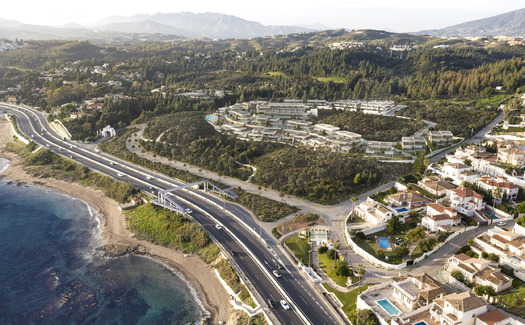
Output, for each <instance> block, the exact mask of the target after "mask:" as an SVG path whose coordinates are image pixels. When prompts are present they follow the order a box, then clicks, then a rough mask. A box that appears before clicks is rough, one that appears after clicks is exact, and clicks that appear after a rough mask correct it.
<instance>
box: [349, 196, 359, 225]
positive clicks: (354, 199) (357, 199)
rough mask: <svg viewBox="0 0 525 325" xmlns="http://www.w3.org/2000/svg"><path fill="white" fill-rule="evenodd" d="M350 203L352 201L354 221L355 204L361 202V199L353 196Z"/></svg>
mask: <svg viewBox="0 0 525 325" xmlns="http://www.w3.org/2000/svg"><path fill="white" fill-rule="evenodd" d="M350 201H352V219H351V220H352V221H354V214H355V204H356V203H357V201H359V197H358V196H357V195H355V194H353V195H352V196H351V197H350Z"/></svg>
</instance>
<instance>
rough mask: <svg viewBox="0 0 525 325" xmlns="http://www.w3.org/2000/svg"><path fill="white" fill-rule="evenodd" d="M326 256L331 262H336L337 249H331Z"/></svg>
mask: <svg viewBox="0 0 525 325" xmlns="http://www.w3.org/2000/svg"><path fill="white" fill-rule="evenodd" d="M326 256H327V257H328V258H329V259H331V260H335V259H336V258H337V252H336V250H335V249H331V250H329V251H328V252H327V253H326Z"/></svg>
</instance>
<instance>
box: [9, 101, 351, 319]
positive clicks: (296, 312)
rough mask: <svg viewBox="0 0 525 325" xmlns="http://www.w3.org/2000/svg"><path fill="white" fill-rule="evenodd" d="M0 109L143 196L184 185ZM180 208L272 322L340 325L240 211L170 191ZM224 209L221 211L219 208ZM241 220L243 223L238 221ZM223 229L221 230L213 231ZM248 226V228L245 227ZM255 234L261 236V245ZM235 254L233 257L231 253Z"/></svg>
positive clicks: (18, 110) (28, 112)
mask: <svg viewBox="0 0 525 325" xmlns="http://www.w3.org/2000/svg"><path fill="white" fill-rule="evenodd" d="M0 109H3V110H4V111H7V112H9V113H11V114H13V115H15V116H16V118H17V124H18V128H19V130H20V132H22V133H24V134H25V135H27V136H28V137H29V138H30V139H31V140H33V141H34V142H35V143H37V144H39V145H41V146H43V147H48V148H49V149H50V150H52V151H53V152H55V153H57V154H59V155H61V156H63V157H66V158H68V159H73V160H75V161H77V162H79V163H81V164H83V165H85V166H87V167H88V168H90V169H92V170H95V171H97V172H100V173H102V174H105V175H108V176H111V177H113V178H115V179H118V180H122V181H127V182H130V183H131V184H133V185H134V186H136V187H138V188H139V189H141V190H143V191H149V192H151V189H150V188H154V189H164V188H171V187H174V186H179V185H183V184H182V183H180V182H179V181H177V180H175V179H172V178H170V177H169V176H166V175H163V174H160V173H156V172H152V171H150V170H148V169H145V168H142V167H139V166H136V165H133V164H131V163H129V162H127V161H123V160H121V159H118V158H115V157H113V156H110V155H107V154H105V153H100V152H94V151H93V149H92V148H91V147H90V146H87V145H83V144H78V143H74V142H70V141H63V140H61V139H60V136H59V135H58V134H57V133H55V131H54V130H53V129H52V128H51V127H50V126H49V125H48V123H47V120H46V118H45V115H43V114H42V113H40V112H37V111H34V110H32V109H28V108H25V107H21V106H15V105H8V104H0ZM174 195H175V196H176V197H177V198H178V200H179V202H181V203H182V204H183V205H184V206H191V208H192V209H193V210H194V211H195V212H194V213H193V214H192V215H191V217H192V218H193V219H194V220H195V221H197V222H198V223H199V224H200V225H201V226H202V227H203V228H204V229H206V230H207V231H208V233H210V235H211V236H212V237H213V238H214V239H215V241H216V242H217V243H218V244H219V246H222V248H223V251H224V252H227V254H228V257H229V259H230V260H231V261H232V264H234V265H236V266H237V267H238V268H240V269H241V270H242V273H243V274H244V276H245V279H246V280H247V285H248V287H249V288H250V289H251V290H252V292H253V291H256V292H257V294H258V295H259V297H260V299H259V300H260V301H259V302H260V303H261V304H262V305H263V306H264V307H265V308H264V310H265V312H266V313H267V314H269V315H270V318H271V319H272V321H274V322H275V321H277V322H280V323H281V324H316V325H317V324H327V325H328V324H330V325H331V324H344V323H345V321H344V320H343V319H342V317H340V316H339V315H338V314H337V313H336V312H335V311H334V308H333V307H332V306H331V305H329V304H328V303H327V301H326V299H325V298H324V297H323V296H322V295H320V294H319V292H318V290H319V289H316V287H314V286H313V285H312V284H311V283H310V282H309V280H307V279H306V278H305V277H304V276H303V273H302V272H300V271H299V270H298V269H297V268H296V267H295V265H293V264H292V262H291V261H290V259H289V258H288V256H286V254H284V253H283V252H282V251H281V249H280V247H279V246H278V244H277V243H276V242H275V240H274V239H273V238H272V237H271V236H270V235H269V234H268V233H266V232H265V231H264V230H263V229H260V228H259V226H258V225H257V224H256V223H255V222H254V220H253V219H252V218H251V217H250V214H249V213H248V212H247V211H246V210H244V209H243V208H241V207H239V206H237V205H235V204H231V203H228V202H223V200H221V199H220V198H218V197H216V196H213V195H209V194H207V193H204V192H202V191H198V190H194V189H185V190H178V191H176V192H174ZM224 208H225V209H224ZM239 220H242V222H239ZM216 223H220V224H222V225H223V228H222V229H220V230H219V229H217V228H216V227H215V225H216ZM245 224H246V225H248V227H249V228H248V227H246V226H245ZM259 233H260V234H261V235H262V239H264V241H263V240H261V239H260V238H259ZM232 251H233V252H235V256H232V253H231V252H232ZM276 263H280V264H282V265H283V266H284V270H283V272H282V274H283V275H282V277H281V278H275V277H274V276H273V275H272V273H271V271H272V270H274V269H275V265H276ZM267 299H272V300H274V301H279V300H281V299H285V300H287V301H288V302H289V303H290V305H291V307H292V310H284V309H283V308H281V306H278V308H276V309H269V308H267V302H266V300H267Z"/></svg>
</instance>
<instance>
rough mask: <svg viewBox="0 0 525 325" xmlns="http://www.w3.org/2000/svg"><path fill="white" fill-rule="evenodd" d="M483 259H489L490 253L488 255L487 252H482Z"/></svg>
mask: <svg viewBox="0 0 525 325" xmlns="http://www.w3.org/2000/svg"><path fill="white" fill-rule="evenodd" d="M481 257H483V258H488V257H489V253H487V252H481Z"/></svg>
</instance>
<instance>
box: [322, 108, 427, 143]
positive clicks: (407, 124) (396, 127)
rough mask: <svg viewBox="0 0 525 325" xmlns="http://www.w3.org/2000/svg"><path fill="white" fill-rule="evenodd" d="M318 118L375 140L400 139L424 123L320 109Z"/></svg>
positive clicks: (409, 134)
mask: <svg viewBox="0 0 525 325" xmlns="http://www.w3.org/2000/svg"><path fill="white" fill-rule="evenodd" d="M319 119H320V122H321V123H328V124H332V125H335V126H337V127H340V128H341V129H343V130H346V131H350V132H356V133H359V134H361V135H362V136H363V138H365V139H367V140H376V141H401V138H402V137H407V136H411V135H412V134H414V133H415V132H416V131H417V130H419V129H421V128H422V127H423V126H424V125H425V124H424V123H423V122H421V121H414V120H408V119H401V118H396V117H393V116H382V115H370V114H364V113H361V112H350V111H342V112H333V113H332V111H327V110H320V111H319Z"/></svg>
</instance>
